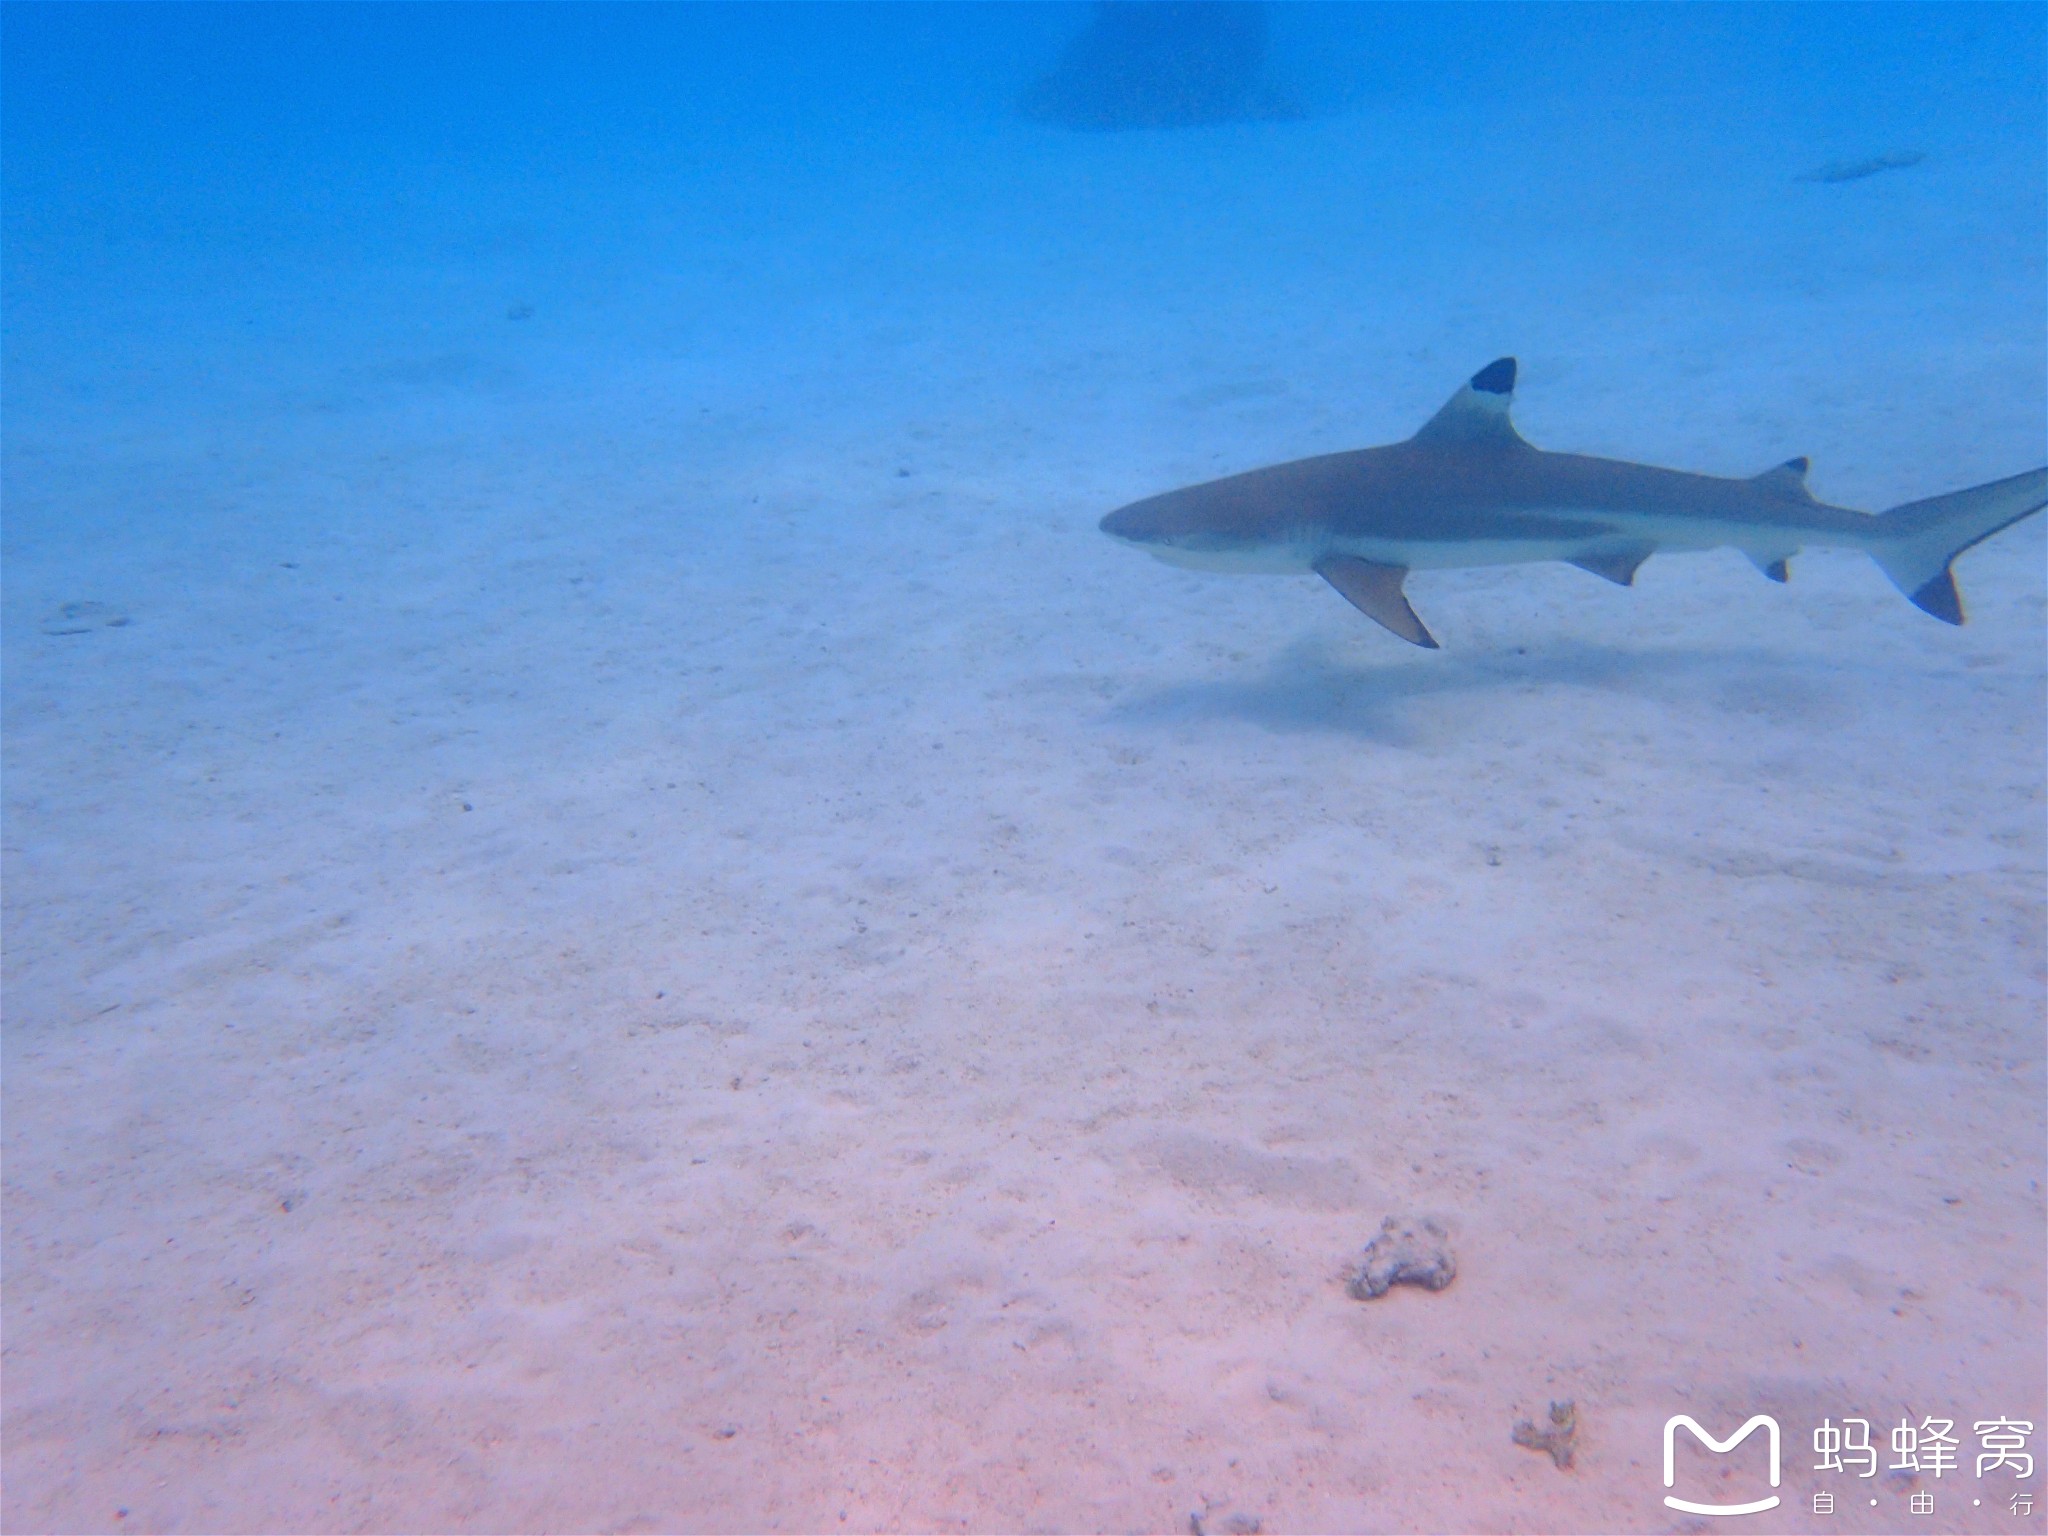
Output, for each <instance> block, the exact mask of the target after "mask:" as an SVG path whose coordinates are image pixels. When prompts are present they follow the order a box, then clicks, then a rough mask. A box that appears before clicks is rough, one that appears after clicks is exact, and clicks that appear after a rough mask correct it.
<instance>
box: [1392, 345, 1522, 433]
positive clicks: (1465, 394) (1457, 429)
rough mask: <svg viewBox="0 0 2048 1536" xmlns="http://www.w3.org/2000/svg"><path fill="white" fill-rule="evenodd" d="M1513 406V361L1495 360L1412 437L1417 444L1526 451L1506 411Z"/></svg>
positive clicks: (1508, 359)
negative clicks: (1503, 446) (1497, 446)
mask: <svg viewBox="0 0 2048 1536" xmlns="http://www.w3.org/2000/svg"><path fill="white" fill-rule="evenodd" d="M1514 402H1515V360H1514V359H1513V358H1512V357H1501V358H1496V359H1494V360H1493V361H1492V362H1490V363H1488V364H1487V365H1486V366H1485V367H1484V368H1482V369H1480V370H1479V371H1478V372H1477V373H1475V374H1473V375H1472V377H1471V378H1469V379H1467V380H1466V381H1465V385H1464V387H1463V388H1462V389H1460V390H1459V391H1458V392H1457V393H1456V394H1455V395H1453V396H1451V398H1450V399H1449V400H1447V401H1446V402H1445V403H1444V408H1443V409H1442V410H1440V411H1438V412H1437V413H1436V414H1435V415H1434V416H1432V417H1430V418H1429V420H1428V422H1426V423H1425V424H1424V426H1423V428H1422V430H1421V431H1420V432H1418V433H1416V434H1415V441H1416V442H1418V443H1469V444H1472V445H1473V446H1475V447H1476V446H1479V445H1482V444H1488V443H1492V444H1507V443H1512V444H1514V445H1515V446H1516V447H1521V448H1526V447H1527V446H1528V444H1527V443H1525V442H1523V440H1522V434H1521V433H1519V432H1517V431H1516V430H1515V424H1514V422H1513V421H1512V420H1511V419H1510V418H1509V415H1508V410H1509V407H1511V406H1512V405H1513V404H1514Z"/></svg>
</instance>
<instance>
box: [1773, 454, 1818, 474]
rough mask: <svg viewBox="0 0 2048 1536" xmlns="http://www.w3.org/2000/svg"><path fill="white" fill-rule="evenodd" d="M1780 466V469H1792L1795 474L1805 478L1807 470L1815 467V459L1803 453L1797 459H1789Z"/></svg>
mask: <svg viewBox="0 0 2048 1536" xmlns="http://www.w3.org/2000/svg"><path fill="white" fill-rule="evenodd" d="M1778 467H1779V468H1780V469H1789V470H1791V471H1792V473H1793V474H1795V475H1797V476H1799V477H1800V478H1801V479H1802V480H1803V479H1805V478H1806V472H1807V471H1808V470H1809V469H1811V468H1813V461H1812V460H1810V459H1808V458H1807V456H1806V455H1805V454H1803V453H1802V454H1801V455H1799V457H1798V458H1796V459H1787V460H1786V461H1785V462H1784V463H1783V464H1781V465H1779V466H1778Z"/></svg>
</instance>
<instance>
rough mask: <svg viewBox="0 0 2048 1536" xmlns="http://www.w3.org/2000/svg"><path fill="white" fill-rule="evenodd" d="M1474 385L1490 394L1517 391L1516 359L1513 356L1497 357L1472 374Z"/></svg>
mask: <svg viewBox="0 0 2048 1536" xmlns="http://www.w3.org/2000/svg"><path fill="white" fill-rule="evenodd" d="M1472 387H1473V388H1474V389H1476V390H1479V391H1481V392H1482V393H1485V394H1489V395H1512V394H1513V393H1514V392H1515V360H1514V359H1513V358H1512V357H1497V358H1495V359H1494V360H1493V361H1492V362H1490V363H1488V364H1487V365H1486V366H1485V367H1484V368H1482V369H1480V370H1479V371H1478V372H1477V373H1475V374H1473V375H1472Z"/></svg>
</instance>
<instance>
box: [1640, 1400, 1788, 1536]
mask: <svg viewBox="0 0 2048 1536" xmlns="http://www.w3.org/2000/svg"><path fill="white" fill-rule="evenodd" d="M1681 1424H1682V1425H1684V1426H1685V1427H1686V1428H1687V1429H1689V1430H1691V1431H1692V1432H1693V1436H1694V1438H1695V1439H1697V1440H1698V1441H1699V1442H1700V1444H1702V1445H1704V1446H1705V1447H1706V1448H1707V1449H1708V1450H1710V1451H1712V1452H1714V1453H1715V1454H1716V1455H1726V1454H1727V1453H1728V1452H1729V1451H1732V1450H1734V1449H1735V1447H1737V1446H1738V1445H1740V1444H1742V1442H1743V1441H1745V1440H1747V1439H1748V1438H1749V1436H1750V1431H1752V1430H1754V1429H1758V1428H1762V1429H1763V1430H1765V1431H1766V1432H1767V1433H1768V1435H1769V1436H1770V1442H1771V1486H1772V1487H1773V1488H1775V1487H1777V1486H1778V1461H1779V1454H1778V1421H1777V1420H1776V1419H1774V1418H1772V1417H1771V1416H1770V1415H1769V1414H1767V1413H1760V1414H1758V1415H1757V1416H1756V1417H1755V1418H1753V1419H1751V1420H1750V1421H1749V1422H1748V1423H1747V1424H1745V1425H1743V1426H1742V1428H1740V1429H1738V1430H1737V1431H1735V1433H1734V1434H1732V1435H1730V1436H1729V1437H1728V1438H1727V1439H1726V1440H1716V1439H1715V1438H1714V1437H1713V1436H1712V1435H1710V1434H1708V1433H1707V1432H1706V1431H1705V1430H1704V1429H1702V1428H1700V1421H1699V1420H1698V1419H1696V1418H1694V1417H1693V1416H1692V1415H1691V1414H1689V1413H1678V1414H1673V1415H1672V1416H1671V1417H1670V1418H1668V1419H1666V1420H1665V1421H1664V1486H1665V1487H1666V1488H1670V1487H1672V1486H1674V1485H1675V1484H1676V1483H1677V1482H1678V1467H1677V1465H1676V1459H1675V1457H1674V1455H1673V1453H1674V1452H1675V1451H1676V1449H1677V1445H1678V1428H1679V1426H1680V1425H1681ZM1664 1502H1665V1503H1666V1504H1667V1505H1669V1506H1670V1507H1671V1508H1673V1509H1682V1510H1684V1511H1685V1512H1686V1513H1687V1514H1688V1515H1756V1514H1761V1513H1763V1511H1765V1510H1767V1509H1776V1508H1777V1507H1778V1496H1777V1495H1776V1494H1775V1493H1774V1494H1772V1495H1771V1496H1770V1497H1769V1498H1767V1499H1757V1500H1754V1501H1753V1502H1751V1503H1748V1504H1695V1503H1694V1502H1693V1501H1692V1500H1691V1499H1674V1498H1673V1497H1671V1495H1670V1494H1668V1493H1667V1494H1665V1495H1664Z"/></svg>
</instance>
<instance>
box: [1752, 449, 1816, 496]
mask: <svg viewBox="0 0 2048 1536" xmlns="http://www.w3.org/2000/svg"><path fill="white" fill-rule="evenodd" d="M1809 467H1810V466H1809V464H1808V463H1807V459H1806V455H1805V454H1801V455H1800V456H1799V457H1798V458H1796V459H1787V460H1786V461H1785V462H1784V463H1782V464H1773V465H1772V466H1771V467H1770V468H1769V469H1767V470H1765V471H1764V472H1763V473H1762V474H1760V475H1752V476H1751V477H1750V481H1749V483H1750V484H1751V485H1754V486H1756V487H1758V488H1759V489H1761V490H1766V491H1773V492H1776V493H1777V494H1778V495H1780V496H1791V497H1795V498H1797V499H1798V500H1800V501H1811V500H1813V492H1811V491H1809V490H1808V489H1807V488H1806V471H1807V470H1808V468H1809Z"/></svg>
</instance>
